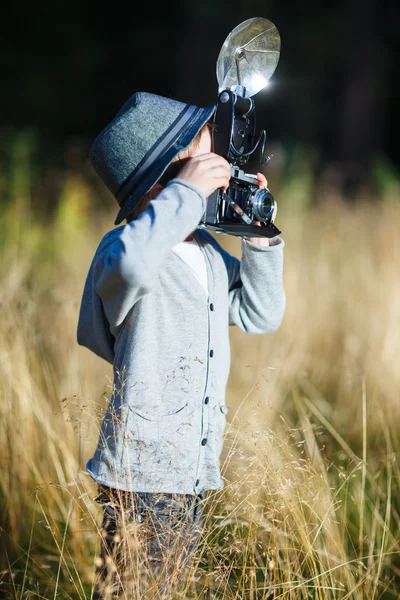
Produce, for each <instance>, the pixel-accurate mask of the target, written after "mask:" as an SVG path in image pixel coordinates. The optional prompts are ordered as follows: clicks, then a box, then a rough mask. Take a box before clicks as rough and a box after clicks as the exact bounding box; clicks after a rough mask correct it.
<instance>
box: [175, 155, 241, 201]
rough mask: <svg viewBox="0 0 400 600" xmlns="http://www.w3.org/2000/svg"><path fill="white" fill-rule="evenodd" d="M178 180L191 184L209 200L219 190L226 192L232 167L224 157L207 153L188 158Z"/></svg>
mask: <svg viewBox="0 0 400 600" xmlns="http://www.w3.org/2000/svg"><path fill="white" fill-rule="evenodd" d="M177 178H178V179H183V180H184V181H187V182H188V183H191V184H192V185H193V186H194V187H196V188H197V189H198V190H199V191H200V192H201V193H202V194H204V196H205V197H206V198H207V197H208V196H210V195H211V194H212V193H213V192H215V190H217V189H218V188H221V189H222V190H224V191H225V190H226V189H227V188H228V187H229V180H230V178H231V167H230V164H229V163H228V161H227V160H225V158H223V157H222V156H219V155H218V154H215V153H214V152H207V153H206V154H199V155H198V156H193V157H191V158H188V160H187V162H186V163H185V165H184V166H183V167H182V169H181V170H180V171H179V173H178V175H177Z"/></svg>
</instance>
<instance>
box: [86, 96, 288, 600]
mask: <svg viewBox="0 0 400 600" xmlns="http://www.w3.org/2000/svg"><path fill="white" fill-rule="evenodd" d="M214 111H215V106H211V107H208V108H200V107H196V106H192V105H188V104H185V103H181V102H178V101H175V100H172V99H169V98H164V97H161V96H157V95H155V94H150V93H145V92H139V93H135V94H133V95H132V96H131V97H130V98H129V99H128V101H127V102H126V103H125V104H124V105H123V107H122V108H121V109H120V111H119V112H118V113H117V115H116V116H115V118H114V119H113V120H112V121H111V122H110V123H109V124H108V125H107V126H106V127H105V129H104V130H103V131H102V132H101V133H100V134H99V135H98V136H97V138H96V139H95V141H94V143H93V145H92V148H91V151H90V160H91V163H92V165H93V166H94V168H95V170H96V172H97V173H98V175H99V176H100V178H101V180H102V181H103V182H104V184H105V185H106V186H107V187H108V189H109V190H110V191H111V192H112V193H113V195H114V196H115V198H116V200H117V202H118V204H119V211H118V214H117V217H116V220H115V223H114V225H120V224H121V223H122V221H124V220H126V223H125V224H122V225H120V226H119V227H116V228H114V229H111V230H110V231H109V232H107V233H106V234H105V235H104V236H103V238H102V239H101V241H100V243H99V245H98V247H97V250H96V252H95V255H94V257H93V260H92V263H91V266H90V269H89V272H88V275H87V278H86V282H85V286H84V290H83V296H82V301H81V309H80V315H79V322H78V331H77V339H78V343H79V344H81V345H83V346H85V347H87V348H89V349H90V350H91V351H92V352H94V353H95V354H97V355H98V356H100V357H101V358H103V359H104V360H106V361H108V362H109V363H111V364H113V373H114V382H113V393H112V397H111V399H110V402H109V405H108V408H107V412H106V415H105V416H104V419H103V422H102V424H101V430H100V435H99V440H98V444H97V447H96V449H95V452H94V455H93V457H92V458H91V459H90V460H89V461H88V463H87V466H86V469H87V472H88V474H89V475H90V476H91V477H92V478H93V479H94V481H96V482H97V484H98V488H99V494H98V496H97V497H96V498H95V500H96V501H97V502H99V503H101V505H102V508H103V511H104V516H103V521H102V534H103V540H102V546H101V552H100V557H98V559H97V561H96V563H97V569H96V579H97V581H96V585H95V591H94V595H93V598H96V599H99V598H102V599H104V600H105V599H108V598H115V597H121V596H122V595H123V597H128V598H142V597H143V598H170V597H172V591H173V590H174V589H175V587H174V586H177V585H178V583H179V582H180V581H181V580H182V577H183V573H184V569H185V567H186V566H187V564H188V561H189V559H190V556H191V555H192V553H193V551H194V550H195V548H196V547H197V545H198V542H199V540H200V538H201V531H202V505H203V503H204V501H205V499H206V492H207V490H221V489H222V488H223V486H224V483H223V480H222V478H221V475H220V465H219V458H220V454H221V451H222V445H223V435H224V429H225V424H226V413H227V407H226V404H225V390H226V384H227V380H228V376H229V369H230V347H229V326H231V325H236V326H237V327H239V328H240V329H241V330H242V331H244V332H246V333H249V334H265V333H268V332H272V331H274V330H276V329H277V328H278V327H279V326H280V323H281V321H282V318H283V315H284V310H285V293H284V288H283V247H284V241H283V240H282V238H280V237H277V238H273V239H272V240H271V239H268V238H264V237H253V238H248V239H245V238H242V242H241V247H242V257H241V260H238V259H237V258H236V257H233V256H231V255H230V254H229V253H228V252H227V251H225V250H224V249H223V248H222V247H221V246H220V244H219V243H218V242H217V241H216V240H215V238H214V237H213V236H212V235H211V234H210V233H209V232H208V231H206V230H205V229H204V228H200V227H198V225H199V222H200V220H201V218H202V216H203V214H204V211H205V209H206V203H207V197H208V196H210V195H211V194H212V193H213V192H214V191H215V190H216V189H218V188H222V189H224V190H225V189H227V188H228V186H229V179H230V173H231V172H230V164H229V163H228V161H227V160H225V158H223V157H221V156H219V155H217V154H215V153H213V152H212V141H211V140H212V137H211V127H212V125H211V124H210V123H211V121H212V117H213V113H214ZM257 177H258V181H259V184H260V185H262V186H266V180H265V178H264V177H263V176H262V175H261V174H258V175H257ZM275 213H276V207H275ZM139 563H140V565H139V566H138V564H139ZM145 594H149V595H145Z"/></svg>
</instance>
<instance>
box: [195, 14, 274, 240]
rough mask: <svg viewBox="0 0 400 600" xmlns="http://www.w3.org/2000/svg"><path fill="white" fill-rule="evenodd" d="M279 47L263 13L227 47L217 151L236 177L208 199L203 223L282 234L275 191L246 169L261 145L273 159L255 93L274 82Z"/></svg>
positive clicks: (220, 68)
mask: <svg viewBox="0 0 400 600" xmlns="http://www.w3.org/2000/svg"><path fill="white" fill-rule="evenodd" d="M279 49H280V37H279V33H278V31H277V29H276V27H275V25H274V24H273V23H271V21H268V20H267V19H264V18H261V17H255V18H253V19H248V20H247V21H244V22H243V23H241V24H240V25H239V26H238V27H236V28H235V29H234V30H233V31H232V32H231V33H230V34H229V36H228V37H227V39H226V40H225V43H224V45H223V46H222V48H221V51H220V55H219V57H218V61H217V78H218V82H219V95H218V102H217V106H216V110H215V113H214V125H213V133H212V150H213V152H215V153H216V154H219V155H221V156H223V157H224V158H226V159H227V160H228V161H229V162H230V163H231V180H230V185H229V188H228V189H227V190H226V191H225V192H224V191H222V190H221V189H219V190H216V191H215V192H214V193H213V194H212V195H211V196H209V197H208V198H207V206H206V210H205V212H204V215H203V217H202V219H201V221H200V223H199V227H205V228H207V229H212V230H214V231H215V232H216V233H225V234H230V235H235V236H238V237H274V236H276V235H278V234H280V233H281V231H280V230H279V229H278V228H277V227H276V226H275V225H274V223H273V222H272V215H273V211H274V198H273V196H272V194H271V192H270V191H269V190H267V189H265V188H262V187H259V185H258V180H257V176H256V175H254V174H251V173H246V172H245V171H244V170H243V169H241V168H240V167H242V166H243V165H245V164H246V163H247V162H248V161H249V159H250V158H251V156H252V155H254V153H255V152H256V150H257V149H258V150H259V152H260V164H261V165H265V164H268V162H269V160H270V158H271V157H267V158H265V157H264V147H265V142H266V137H267V136H266V132H265V130H262V131H261V133H260V134H259V135H258V138H257V136H256V116H255V104H254V100H253V99H252V97H251V96H253V95H254V94H256V93H257V92H258V91H260V89H262V88H263V87H265V85H266V84H267V83H268V79H269V77H270V76H271V75H272V73H273V72H274V70H275V68H276V65H277V63H278V60H279ZM256 221H258V222H259V223H260V226H258V225H256V224H255V222H256Z"/></svg>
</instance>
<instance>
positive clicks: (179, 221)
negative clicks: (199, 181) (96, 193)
mask: <svg viewBox="0 0 400 600" xmlns="http://www.w3.org/2000/svg"><path fill="white" fill-rule="evenodd" d="M205 208H206V197H205V196H203V195H202V193H201V192H200V191H199V190H198V189H197V188H196V187H194V186H192V185H191V184H190V183H188V182H186V181H183V180H180V179H173V180H171V181H170V182H169V183H168V185H167V186H166V187H165V188H164V189H163V190H162V191H161V192H160V193H159V194H158V195H157V197H156V198H155V199H153V200H151V201H150V202H149V203H148V205H147V208H146V210H145V211H143V212H142V213H141V215H140V216H139V217H138V218H137V219H136V220H134V221H131V222H130V223H128V224H127V225H125V226H124V227H123V228H122V229H121V230H120V232H119V235H118V237H117V238H116V239H115V240H114V241H113V242H112V243H111V244H109V245H105V246H104V248H103V249H102V248H101V245H100V247H99V250H98V252H97V254H96V256H95V259H94V261H95V262H94V269H93V274H94V275H93V277H94V285H95V288H96V290H97V292H98V293H99V295H100V297H101V299H102V303H103V306H104V311H105V313H106V316H107V320H108V321H109V323H110V325H111V326H118V325H120V324H121V323H122V322H123V320H124V319H125V317H126V315H127V313H128V312H129V310H130V309H131V308H132V306H133V305H134V304H135V302H136V301H137V300H139V299H140V298H141V297H142V296H143V295H144V294H146V293H147V292H149V291H151V289H152V288H153V285H154V283H155V281H156V277H157V273H158V272H159V270H160V268H161V266H162V264H163V262H164V260H165V259H166V257H167V256H168V253H169V252H170V250H171V249H172V247H173V246H174V245H175V244H177V243H178V242H181V241H183V240H184V239H185V238H186V237H187V236H188V235H189V234H190V233H191V232H192V231H193V230H194V229H196V227H197V225H198V223H199V221H200V219H201V217H202V216H203V214H204V211H205Z"/></svg>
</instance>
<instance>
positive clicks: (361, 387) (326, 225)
mask: <svg viewBox="0 0 400 600" xmlns="http://www.w3.org/2000/svg"><path fill="white" fill-rule="evenodd" d="M92 193H93V192H92V190H90V189H89V188H88V187H87V185H86V184H85V183H84V182H83V181H80V180H79V179H75V178H72V179H70V180H68V181H67V186H66V188H65V191H64V196H63V200H62V202H61V205H60V209H59V213H58V214H57V215H56V218H55V221H54V223H53V224H52V225H51V226H44V225H40V224H39V223H36V222H34V221H32V220H30V219H29V214H28V215H27V214H26V205H25V204H24V203H23V202H22V203H20V205H19V206H18V204H17V205H15V206H14V207H12V208H10V209H9V210H8V211H5V212H4V213H3V216H2V221H1V225H0V227H1V236H0V240H1V246H0V248H1V254H0V265H1V271H0V272H1V288H0V290H1V291H0V304H1V309H2V310H1V312H0V328H1V331H2V341H1V343H0V394H1V421H0V449H1V454H0V485H1V491H0V495H1V503H2V510H1V513H0V515H1V516H0V525H1V536H0V543H1V546H2V549H1V551H0V569H1V572H0V595H1V598H15V599H25V598H56V597H57V598H65V599H66V598H73V599H75V598H76V599H78V598H79V599H82V598H89V597H90V590H91V584H92V580H93V574H94V562H95V555H96V553H97V551H98V547H99V541H100V536H99V526H100V519H101V515H100V511H99V507H98V506H96V505H95V504H94V503H93V502H92V498H93V497H94V496H95V495H96V487H95V486H94V485H93V482H91V481H90V480H89V478H88V477H87V475H86V474H85V473H84V466H85V463H86V460H87V458H88V457H89V456H90V455H91V453H92V452H93V449H94V446H95V443H96V441H97V435H98V428H99V423H100V419H101V416H102V414H103V411H104V407H105V405H106V401H107V398H108V397H109V395H110V389H111V382H112V369H111V366H110V365H107V364H106V363H105V362H104V361H102V360H101V359H99V358H97V357H96V356H94V355H91V354H90V352H89V351H88V350H86V349H85V348H82V347H79V346H78V345H77V343H76V323H77V316H78V310H79V303H80V296H81V291H82V287H83V282H84V278H85V276H86V272H87V268H88V266H89V262H90V260H91V257H92V254H93V251H94V249H95V247H96V246H97V243H98V241H99V240H100V238H101V236H102V234H103V233H104V232H105V231H107V230H108V229H109V228H111V227H112V219H113V216H112V217H111V216H110V215H109V214H100V215H99V214H96V219H95V218H94V214H95V213H94V212H91V209H90V206H91V194H92ZM397 193H398V189H395V188H394V189H393V190H392V191H391V193H389V194H387V195H386V197H385V199H384V201H382V202H381V203H380V204H379V205H378V206H377V205H376V204H373V203H368V202H367V201H360V202H359V203H358V204H357V206H356V207H355V208H350V207H349V206H347V205H346V204H345V203H344V202H343V201H342V200H341V199H340V198H337V197H336V196H334V195H333V194H329V193H324V195H323V199H324V202H321V203H320V204H319V206H318V208H317V209H315V210H313V211H312V210H311V209H310V208H308V207H307V205H306V202H305V201H304V199H305V198H306V196H307V182H305V183H304V181H303V180H298V181H297V182H296V181H294V182H292V183H291V184H290V185H288V186H287V187H284V188H282V190H281V193H280V198H281V201H280V212H279V213H278V224H279V225H280V227H281V228H282V230H283V237H284V239H285V241H286V244H287V245H286V248H285V288H286V293H287V311H286V314H285V318H284V322H283V324H282V326H281V327H280V329H279V330H278V331H277V332H275V333H273V334H270V335H264V336H248V335H246V334H244V333H242V332H241V331H239V330H237V329H236V330H233V329H232V331H231V341H232V369H231V376H230V380H229V384H228V390H227V404H228V406H229V407H230V411H229V414H228V425H227V429H226V438H225V446H224V452H223V456H222V472H223V476H224V478H225V488H224V490H223V491H222V492H217V493H209V496H208V500H207V503H206V505H205V513H204V514H205V532H204V535H203V538H202V540H201V543H200V546H199V549H198V552H197V554H196V558H195V560H194V562H193V566H192V570H191V576H192V577H191V581H189V580H188V582H187V589H186V592H185V593H184V592H183V591H182V592H181V593H180V595H177V596H176V597H177V598H178V597H191V598H192V597H193V598H224V599H227V600H228V599H229V600H230V599H234V598H235V599H236V598H242V599H249V600H254V599H256V598H257V599H258V598H268V599H272V598H274V599H278V598H279V599H285V600H289V599H290V600H295V599H296V600H297V599H300V598H301V599H303V598H315V599H318V600H322V599H324V600H333V599H335V600H336V599H341V600H345V599H347V598H352V599H357V600H361V599H362V600H364V599H375V598H383V599H385V600H386V599H392V598H398V597H399V593H400V586H399V580H400V554H399V553H400V542H399V540H400V531H399V529H400V528H399V524H400V515H399V508H400V489H399V485H400V483H399V482H400V479H399V463H398V456H399V455H398V452H399V439H400V436H399V431H400V429H399V427H400V402H399V390H400V370H399V369H398V364H397V360H398V349H399V333H398V324H399V322H400V279H399V277H398V265H399V264H400V261H399V258H400V252H399V250H400V233H399V231H400V227H399V225H400V206H399V204H398V199H397ZM82 206H84V207H86V208H85V210H81V207H82ZM22 215H24V218H22ZM112 215H114V213H112ZM89 217H90V220H89ZM218 239H219V241H221V243H222V244H223V245H224V246H225V247H226V248H227V249H228V250H229V251H231V252H232V253H233V254H236V255H237V256H240V246H239V241H238V240H236V239H234V238H225V237H224V238H223V239H221V236H220V237H219V238H218Z"/></svg>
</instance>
